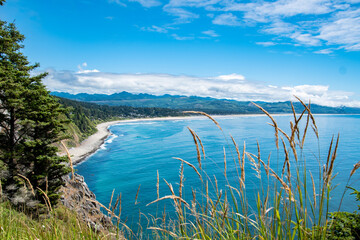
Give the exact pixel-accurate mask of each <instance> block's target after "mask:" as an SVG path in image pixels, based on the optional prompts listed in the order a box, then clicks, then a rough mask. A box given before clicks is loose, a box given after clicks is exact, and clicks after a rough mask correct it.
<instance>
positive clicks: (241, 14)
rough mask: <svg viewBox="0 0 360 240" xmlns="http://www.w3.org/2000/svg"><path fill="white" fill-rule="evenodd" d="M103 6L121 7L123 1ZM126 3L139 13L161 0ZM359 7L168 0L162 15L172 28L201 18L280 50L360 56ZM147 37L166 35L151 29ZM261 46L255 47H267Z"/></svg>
mask: <svg viewBox="0 0 360 240" xmlns="http://www.w3.org/2000/svg"><path fill="white" fill-rule="evenodd" d="M108 1H109V2H115V3H117V4H120V5H123V4H124V3H123V1H125V0H122V1H121V0H108ZM126 1H137V2H139V3H140V4H142V5H143V6H144V7H152V6H158V5H161V2H160V0H126ZM359 3H360V0H262V1H250V2H243V1H232V0H230V1H229V0H169V2H168V3H167V4H165V5H164V6H163V8H162V9H163V11H164V12H166V13H168V14H169V15H171V16H173V17H175V19H174V22H173V24H183V23H190V22H192V21H193V20H194V19H197V18H200V17H206V19H207V20H208V21H209V20H210V21H212V23H213V24H216V25H226V26H242V27H257V28H258V29H259V32H260V33H262V34H271V35H276V36H277V37H278V38H277V43H279V44H292V45H294V46H310V47H314V46H315V47H318V46H326V47H327V48H332V49H333V51H336V50H339V49H345V50H348V51H360V9H359V5H358V4H359ZM199 9H201V10H199ZM143 30H144V29H143ZM147 31H157V32H166V29H164V28H163V29H161V28H158V29H156V28H155V27H154V26H152V27H149V28H147ZM205 32H206V31H205ZM205 32H203V34H207V33H205ZM209 33H210V32H209ZM207 35H209V36H211V35H210V34H207ZM173 37H176V36H173ZM261 43H262V42H259V43H257V44H259V45H263V46H269V45H267V44H261ZM324 52H325V51H321V50H319V51H318V53H324Z"/></svg>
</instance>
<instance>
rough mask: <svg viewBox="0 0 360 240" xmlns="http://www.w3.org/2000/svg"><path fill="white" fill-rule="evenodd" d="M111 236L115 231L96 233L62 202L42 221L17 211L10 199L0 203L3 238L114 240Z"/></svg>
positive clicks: (0, 230) (0, 235) (1, 233)
mask: <svg viewBox="0 0 360 240" xmlns="http://www.w3.org/2000/svg"><path fill="white" fill-rule="evenodd" d="M111 236H116V233H110V232H99V233H96V232H94V231H93V230H92V229H91V227H90V226H87V225H86V224H84V223H83V222H82V221H81V219H79V217H78V216H77V215H76V213H75V212H72V211H70V210H69V209H67V208H66V207H64V206H62V205H59V206H58V207H57V208H56V209H55V210H54V211H53V212H51V214H50V215H49V216H43V219H42V220H41V221H40V220H39V219H32V218H31V217H29V216H27V215H26V214H24V213H22V212H18V211H16V210H15V209H13V208H12V206H11V204H10V203H9V202H2V203H1V202H0V239H7V240H17V239H42V240H46V239H49V240H50V239H51V240H63V239H84V240H91V239H94V240H95V239H109V238H110V239H113V238H111Z"/></svg>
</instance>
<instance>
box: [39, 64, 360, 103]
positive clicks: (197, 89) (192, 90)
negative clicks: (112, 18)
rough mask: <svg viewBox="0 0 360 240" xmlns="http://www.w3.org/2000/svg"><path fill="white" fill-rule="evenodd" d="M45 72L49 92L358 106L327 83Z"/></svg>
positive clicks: (227, 76)
mask: <svg viewBox="0 0 360 240" xmlns="http://www.w3.org/2000/svg"><path fill="white" fill-rule="evenodd" d="M47 71H48V72H49V73H50V74H49V76H48V77H47V78H46V79H45V80H44V83H45V85H46V86H47V87H48V88H49V90H51V91H62V92H70V93H81V92H87V93H105V94H111V93H115V92H121V91H128V92H131V93H149V94H154V95H163V94H172V95H185V96H200V97H213V98H219V99H233V100H238V101H266V102H275V101H287V100H295V99H294V97H293V95H296V96H298V97H300V98H301V99H303V100H304V101H308V100H309V99H311V102H313V103H316V104H321V105H328V106H340V105H346V106H357V107H360V102H359V101H354V100H352V99H351V96H352V95H353V93H351V92H344V91H332V90H330V89H329V86H322V85H300V86H287V87H286V86H285V87H284V86H274V85H269V84H263V83H258V82H252V81H249V80H247V79H246V78H245V77H244V76H242V75H239V74H235V73H234V74H230V75H221V76H217V77H208V78H200V77H192V76H185V75H170V74H115V73H104V72H99V71H97V70H82V71H78V72H71V71H55V70H52V69H48V70H47Z"/></svg>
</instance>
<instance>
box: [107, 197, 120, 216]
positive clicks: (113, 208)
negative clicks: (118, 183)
mask: <svg viewBox="0 0 360 240" xmlns="http://www.w3.org/2000/svg"><path fill="white" fill-rule="evenodd" d="M120 201H121V194H120V195H119V196H118V197H117V198H116V201H115V204H114V206H111V205H110V206H109V209H111V211H112V212H113V213H114V211H115V209H116V207H117V206H118V204H119V202H120Z"/></svg>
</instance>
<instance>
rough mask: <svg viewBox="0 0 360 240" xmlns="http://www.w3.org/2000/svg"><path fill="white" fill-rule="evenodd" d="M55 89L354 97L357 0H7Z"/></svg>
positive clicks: (349, 100) (359, 95) (358, 72)
mask: <svg viewBox="0 0 360 240" xmlns="http://www.w3.org/2000/svg"><path fill="white" fill-rule="evenodd" d="M0 17H1V19H2V20H6V21H8V22H12V21H14V20H15V23H16V25H17V26H18V29H19V30H20V31H21V32H22V33H23V34H24V35H25V36H26V40H25V42H24V44H25V49H24V53H25V54H26V55H27V56H28V57H29V60H30V61H31V62H39V63H40V64H41V69H40V70H41V71H48V72H49V73H50V75H49V77H48V78H47V79H46V80H45V81H44V82H45V84H46V85H47V86H48V88H49V89H50V90H52V91H55V90H57V91H67V92H72V93H78V92H90V93H95V92H96V93H113V92H120V91H123V90H125V91H129V92H133V93H140V92H147V93H151V94H165V93H169V94H180V95H198V96H210V97H216V98H231V99H236V100H263V101H285V100H289V99H293V97H292V96H293V95H294V94H295V95H297V96H299V97H301V98H303V99H304V100H308V99H311V101H312V102H315V103H319V104H323V105H330V106H339V105H348V106H359V107H360V0H271V1H234V0H166V1H160V0H92V1H90V0H62V1H59V0H47V1H45V0H7V2H6V3H5V5H4V6H3V7H0Z"/></svg>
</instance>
